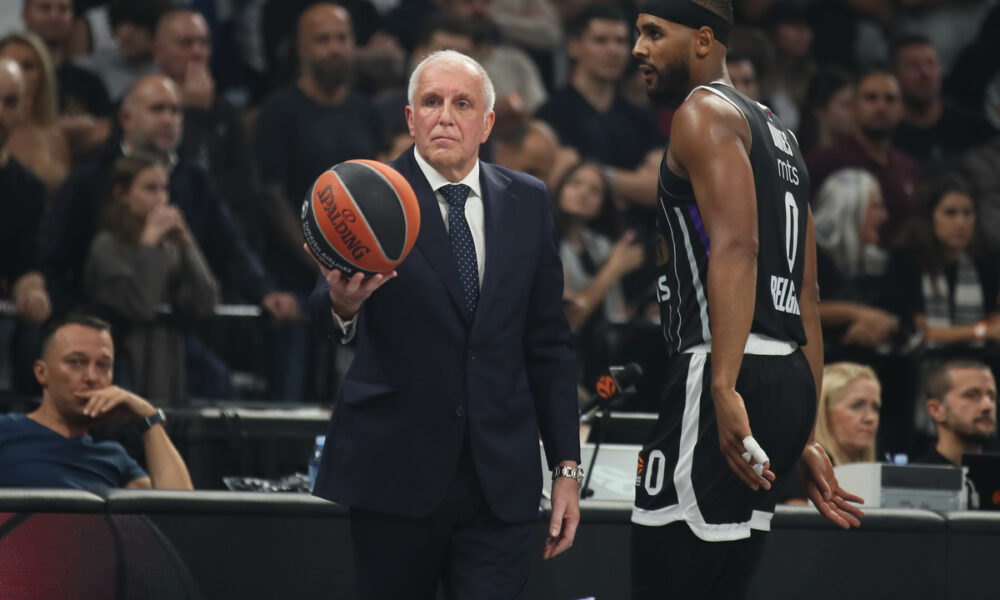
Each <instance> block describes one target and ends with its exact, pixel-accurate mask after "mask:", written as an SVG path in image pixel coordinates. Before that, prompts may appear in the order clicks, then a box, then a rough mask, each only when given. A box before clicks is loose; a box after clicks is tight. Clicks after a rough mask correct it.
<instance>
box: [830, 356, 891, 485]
mask: <svg viewBox="0 0 1000 600" xmlns="http://www.w3.org/2000/svg"><path fill="white" fill-rule="evenodd" d="M881 409H882V386H881V384H880V383H879V380H878V376H877V375H876V374H875V371H873V370H872V369H871V367H867V366H865V365H860V364H858V363H851V362H839V363H833V364H829V365H827V366H826V367H825V368H824V369H823V389H822V391H821V392H820V398H819V407H818V409H817V411H816V441H818V442H819V443H820V445H822V446H823V448H825V449H826V451H827V453H828V454H829V455H830V457H831V462H833V464H834V465H845V464H849V463H854V462H873V461H874V460H875V434H876V433H878V425H879V412H880V411H881Z"/></svg>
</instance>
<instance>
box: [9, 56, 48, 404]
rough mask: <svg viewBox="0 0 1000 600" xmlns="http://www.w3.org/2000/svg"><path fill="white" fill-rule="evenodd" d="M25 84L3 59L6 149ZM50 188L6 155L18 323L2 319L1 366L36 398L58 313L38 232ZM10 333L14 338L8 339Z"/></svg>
mask: <svg viewBox="0 0 1000 600" xmlns="http://www.w3.org/2000/svg"><path fill="white" fill-rule="evenodd" d="M25 97H26V94H25V84H24V77H23V75H22V73H21V67H20V66H18V64H17V63H16V62H14V61H13V60H10V59H9V58H0V148H3V147H4V145H5V144H6V142H7V139H8V138H10V135H11V133H12V132H13V131H14V130H15V129H16V128H17V127H18V125H19V123H20V121H21V120H22V118H23V110H22V108H23V104H24V102H25ZM44 202H45V188H44V187H43V186H42V182H41V181H40V180H39V179H38V178H37V177H35V175H34V174H33V173H32V172H31V171H29V170H28V169H26V168H24V167H23V166H22V165H21V163H19V162H18V161H17V159H16V158H14V157H13V156H11V154H10V152H8V151H7V150H0V298H10V299H12V300H13V301H14V314H13V319H11V318H10V317H0V361H2V362H3V363H5V364H2V365H0V368H2V367H8V368H9V372H10V373H11V377H10V380H11V385H10V387H11V389H12V390H13V391H14V392H15V393H17V394H24V395H35V394H37V393H38V390H37V385H38V384H37V383H36V382H35V381H34V378H33V377H31V376H30V375H29V373H30V371H31V369H30V366H31V361H33V360H34V358H35V357H36V356H38V347H39V345H40V344H41V325H40V324H41V323H43V322H45V321H46V320H47V319H48V318H49V315H50V314H51V312H52V302H51V300H50V298H49V293H48V289H47V286H46V285H45V278H44V277H43V276H42V272H41V265H40V261H39V259H38V230H39V226H40V224H41V221H42V209H43V206H44ZM5 334H9V335H5Z"/></svg>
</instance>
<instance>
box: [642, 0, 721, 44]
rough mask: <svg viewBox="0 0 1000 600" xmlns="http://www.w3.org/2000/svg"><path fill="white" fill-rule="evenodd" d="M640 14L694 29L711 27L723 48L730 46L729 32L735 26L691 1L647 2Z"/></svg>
mask: <svg viewBox="0 0 1000 600" xmlns="http://www.w3.org/2000/svg"><path fill="white" fill-rule="evenodd" d="M639 12H640V13H646V14H649V15H653V16H654V17H660V18H661V19H666V20H668V21H672V22H674V23H678V24H680V25H684V26H686V27H691V28H692V29H701V28H702V27H711V28H712V33H713V34H715V39H716V40H718V41H719V43H721V44H722V45H723V46H728V45H729V31H730V30H731V29H732V28H733V26H732V25H730V24H729V23H727V22H726V20H725V19H723V18H722V17H720V16H719V15H717V14H715V13H714V12H712V11H710V10H708V9H707V8H705V7H704V6H701V5H700V4H695V3H694V2H692V1H691V0H646V2H643V3H642V5H641V6H640V7H639Z"/></svg>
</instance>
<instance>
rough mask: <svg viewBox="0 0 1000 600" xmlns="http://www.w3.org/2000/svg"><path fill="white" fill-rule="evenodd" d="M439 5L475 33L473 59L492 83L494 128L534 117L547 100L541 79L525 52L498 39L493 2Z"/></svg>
mask: <svg viewBox="0 0 1000 600" xmlns="http://www.w3.org/2000/svg"><path fill="white" fill-rule="evenodd" d="M442 5H443V8H444V10H445V11H446V12H447V13H449V14H452V15H454V16H457V17H459V18H461V19H464V20H466V21H467V22H468V23H470V24H471V25H472V27H473V29H474V30H475V32H476V45H475V48H473V51H472V56H473V57H475V59H476V60H478V61H479V63H480V64H481V65H483V68H484V69H486V73H487V74H489V76H490V79H491V80H492V81H493V86H494V88H495V92H496V102H495V103H494V105H493V112H494V114H495V115H496V125H495V127H497V128H499V129H503V128H504V127H506V126H507V125H508V123H511V122H512V121H518V120H522V119H525V118H527V117H530V116H531V115H533V114H535V111H536V110H538V107H539V106H541V105H542V104H543V103H544V102H545V100H546V99H547V98H548V92H547V91H546V89H545V84H544V83H543V82H542V76H541V74H540V73H539V71H538V67H537V66H536V65H535V63H534V62H533V61H532V60H531V57H530V56H528V53H527V52H525V51H524V50H522V49H521V48H519V47H517V46H515V45H513V44H511V43H508V42H507V41H506V40H503V39H502V38H501V37H500V30H499V29H498V27H497V24H496V22H495V21H494V19H493V8H492V0H445V1H444V2H443V3H442ZM556 30H557V31H558V28H557V29H556Z"/></svg>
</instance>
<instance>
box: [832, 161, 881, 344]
mask: <svg viewBox="0 0 1000 600" xmlns="http://www.w3.org/2000/svg"><path fill="white" fill-rule="evenodd" d="M814 205H815V207H816V212H815V216H814V219H815V231H816V275H817V281H818V283H819V286H820V291H821V298H822V300H821V301H820V303H819V314H820V321H821V322H822V324H823V340H824V345H825V346H826V354H827V357H828V360H843V359H844V358H845V357H849V356H851V355H852V354H853V352H852V351H850V350H848V349H847V348H848V347H850V346H858V345H861V346H867V347H877V346H879V345H882V344H886V343H888V342H889V341H890V340H891V338H892V336H893V334H894V333H895V332H896V331H897V330H898V328H899V320H898V319H897V318H896V316H895V315H894V314H892V313H891V312H890V311H889V310H888V309H889V304H888V299H889V293H888V289H887V286H886V283H885V269H886V262H887V257H886V254H885V252H884V251H883V250H882V249H880V248H879V247H878V241H879V227H880V226H881V225H882V223H883V222H884V221H885V218H886V214H885V206H884V205H883V202H882V193H881V190H880V188H879V185H878V181H876V180H875V178H874V177H873V176H872V175H871V174H870V173H868V172H867V171H863V170H861V169H844V170H842V171H837V172H836V173H834V174H833V175H831V176H830V177H828V178H827V179H826V181H825V182H823V186H822V187H821V188H820V190H819V194H818V195H817V197H816V199H815V200H814Z"/></svg>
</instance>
